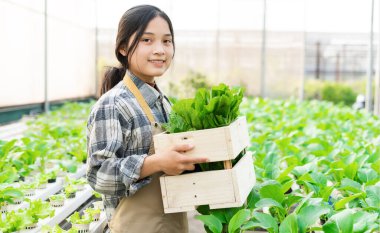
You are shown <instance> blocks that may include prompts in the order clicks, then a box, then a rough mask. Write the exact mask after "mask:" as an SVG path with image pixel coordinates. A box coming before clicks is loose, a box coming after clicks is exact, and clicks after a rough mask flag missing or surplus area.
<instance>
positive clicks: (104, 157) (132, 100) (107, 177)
mask: <svg viewBox="0 0 380 233" xmlns="http://www.w3.org/2000/svg"><path fill="white" fill-rule="evenodd" d="M174 50H175V46H174V34H173V27H172V23H171V21H170V19H169V17H168V16H167V15H166V14H165V13H164V12H163V11H161V10H160V9H158V8H157V7H154V6H150V5H141V6H136V7H133V8H131V9H129V10H128V11H126V12H125V13H124V15H123V16H122V18H121V20H120V22H119V28H118V34H117V38H116V49H115V53H116V57H117V59H118V60H119V62H120V63H121V67H120V68H111V69H110V70H108V72H107V73H106V75H105V78H104V82H103V84H102V88H101V94H102V96H101V98H100V99H99V100H98V101H97V103H96V104H95V105H94V107H93V109H92V111H91V114H90V117H89V121H88V125H87V128H88V129H87V151H88V170H87V179H88V182H89V184H90V185H91V187H92V188H93V189H94V190H96V191H98V192H100V193H102V194H103V201H104V204H105V208H106V213H107V218H108V220H109V224H108V226H109V228H110V229H111V232H113V233H119V232H131V233H143V232H144V233H151V232H157V233H181V232H188V226H187V216H186V213H175V214H164V211H163V205H162V198H161V191H160V185H159V179H158V177H159V176H160V175H162V174H163V173H166V174H168V175H178V174H181V173H182V172H183V171H185V170H193V169H194V164H196V163H204V162H207V159H205V158H190V157H187V156H186V155H184V154H183V152H186V151H188V150H191V149H192V148H193V146H192V145H177V146H174V147H173V148H168V149H167V150H166V151H164V152H162V153H159V154H156V153H154V147H153V145H152V144H153V139H152V136H153V135H154V134H156V133H158V132H161V128H160V123H163V122H167V121H168V114H169V112H170V103H169V100H168V99H167V98H166V96H164V95H163V94H162V92H161V91H160V89H159V88H158V86H157V84H156V82H155V77H157V76H161V75H162V74H163V73H164V72H165V71H166V70H167V69H168V67H169V66H170V63H171V61H172V58H173V56H174ZM108 231H109V230H108Z"/></svg>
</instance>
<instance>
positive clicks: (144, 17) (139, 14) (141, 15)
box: [100, 5, 175, 95]
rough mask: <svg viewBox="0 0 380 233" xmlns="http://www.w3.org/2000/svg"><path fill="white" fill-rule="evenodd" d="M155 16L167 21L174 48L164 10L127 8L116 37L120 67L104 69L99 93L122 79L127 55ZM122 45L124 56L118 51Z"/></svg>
mask: <svg viewBox="0 0 380 233" xmlns="http://www.w3.org/2000/svg"><path fill="white" fill-rule="evenodd" d="M157 16H159V17H161V18H163V19H164V20H165V21H166V22H167V23H168V25H169V30H170V33H171V34H172V38H173V39H172V41H173V48H175V46H174V33H173V26H172V22H171V21H170V19H169V17H168V16H167V15H166V13H165V12H163V11H162V10H160V9H159V8H157V7H155V6H151V5H140V6H135V7H132V8H131V9H129V10H127V11H126V12H125V13H124V14H123V16H122V17H121V19H120V22H119V28H118V31H117V37H116V47H115V54H116V58H117V60H118V61H119V62H120V63H121V67H110V68H109V69H108V70H107V71H106V73H105V75H104V79H103V82H102V86H101V90H100V95H103V94H104V93H106V92H107V91H108V90H110V89H111V88H112V87H114V86H115V85H116V84H118V83H119V82H120V81H121V80H122V79H123V77H124V75H125V72H126V70H127V69H128V68H129V62H128V58H129V56H130V55H131V54H133V53H134V51H135V50H136V47H137V44H138V43H139V41H140V39H141V37H142V35H143V34H144V31H145V29H146V27H147V26H148V24H149V22H150V21H151V20H152V19H153V18H155V17H157ZM134 33H136V36H135V38H134V40H133V41H132V43H131V46H130V47H128V44H129V40H130V38H131V37H132V35H133V34H134ZM122 46H125V48H126V51H127V54H126V56H123V55H122V54H121V53H120V52H119V50H120V49H121V48H122Z"/></svg>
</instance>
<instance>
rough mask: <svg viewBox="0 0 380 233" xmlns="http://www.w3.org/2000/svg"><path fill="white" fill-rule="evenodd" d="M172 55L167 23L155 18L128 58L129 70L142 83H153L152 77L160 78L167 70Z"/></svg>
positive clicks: (170, 36)
mask: <svg viewBox="0 0 380 233" xmlns="http://www.w3.org/2000/svg"><path fill="white" fill-rule="evenodd" d="M135 36H136V34H134V35H133V36H132V38H131V39H130V40H129V43H130V44H131V43H132V41H133V39H134V37H135ZM130 44H129V45H130ZM173 53H174V48H173V43H172V35H171V33H170V29H169V26H168V23H167V22H166V21H165V20H164V19H163V18H161V17H155V18H153V19H152V20H151V21H150V22H149V24H148V26H147V27H146V29H145V32H144V34H143V35H142V37H141V39H140V41H139V42H138V44H137V47H136V50H135V51H134V53H133V54H132V55H131V56H130V57H129V70H130V71H131V72H132V73H133V74H135V75H136V76H137V77H139V78H140V79H142V80H143V81H145V82H148V83H153V82H154V77H156V76H161V75H162V74H164V72H165V71H166V70H167V69H168V68H169V66H170V63H171V61H172V58H173ZM122 54H123V53H122Z"/></svg>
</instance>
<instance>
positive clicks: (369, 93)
mask: <svg viewBox="0 0 380 233" xmlns="http://www.w3.org/2000/svg"><path fill="white" fill-rule="evenodd" d="M371 2H372V6H371V31H370V36H369V46H368V70H367V95H366V105H365V106H366V109H367V111H368V112H372V71H373V15H374V14H373V10H374V2H375V1H374V0H372V1H371Z"/></svg>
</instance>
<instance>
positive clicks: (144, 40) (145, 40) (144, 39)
mask: <svg viewBox="0 0 380 233" xmlns="http://www.w3.org/2000/svg"><path fill="white" fill-rule="evenodd" d="M141 41H143V42H147V43H149V42H151V39H149V38H143V39H141Z"/></svg>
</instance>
